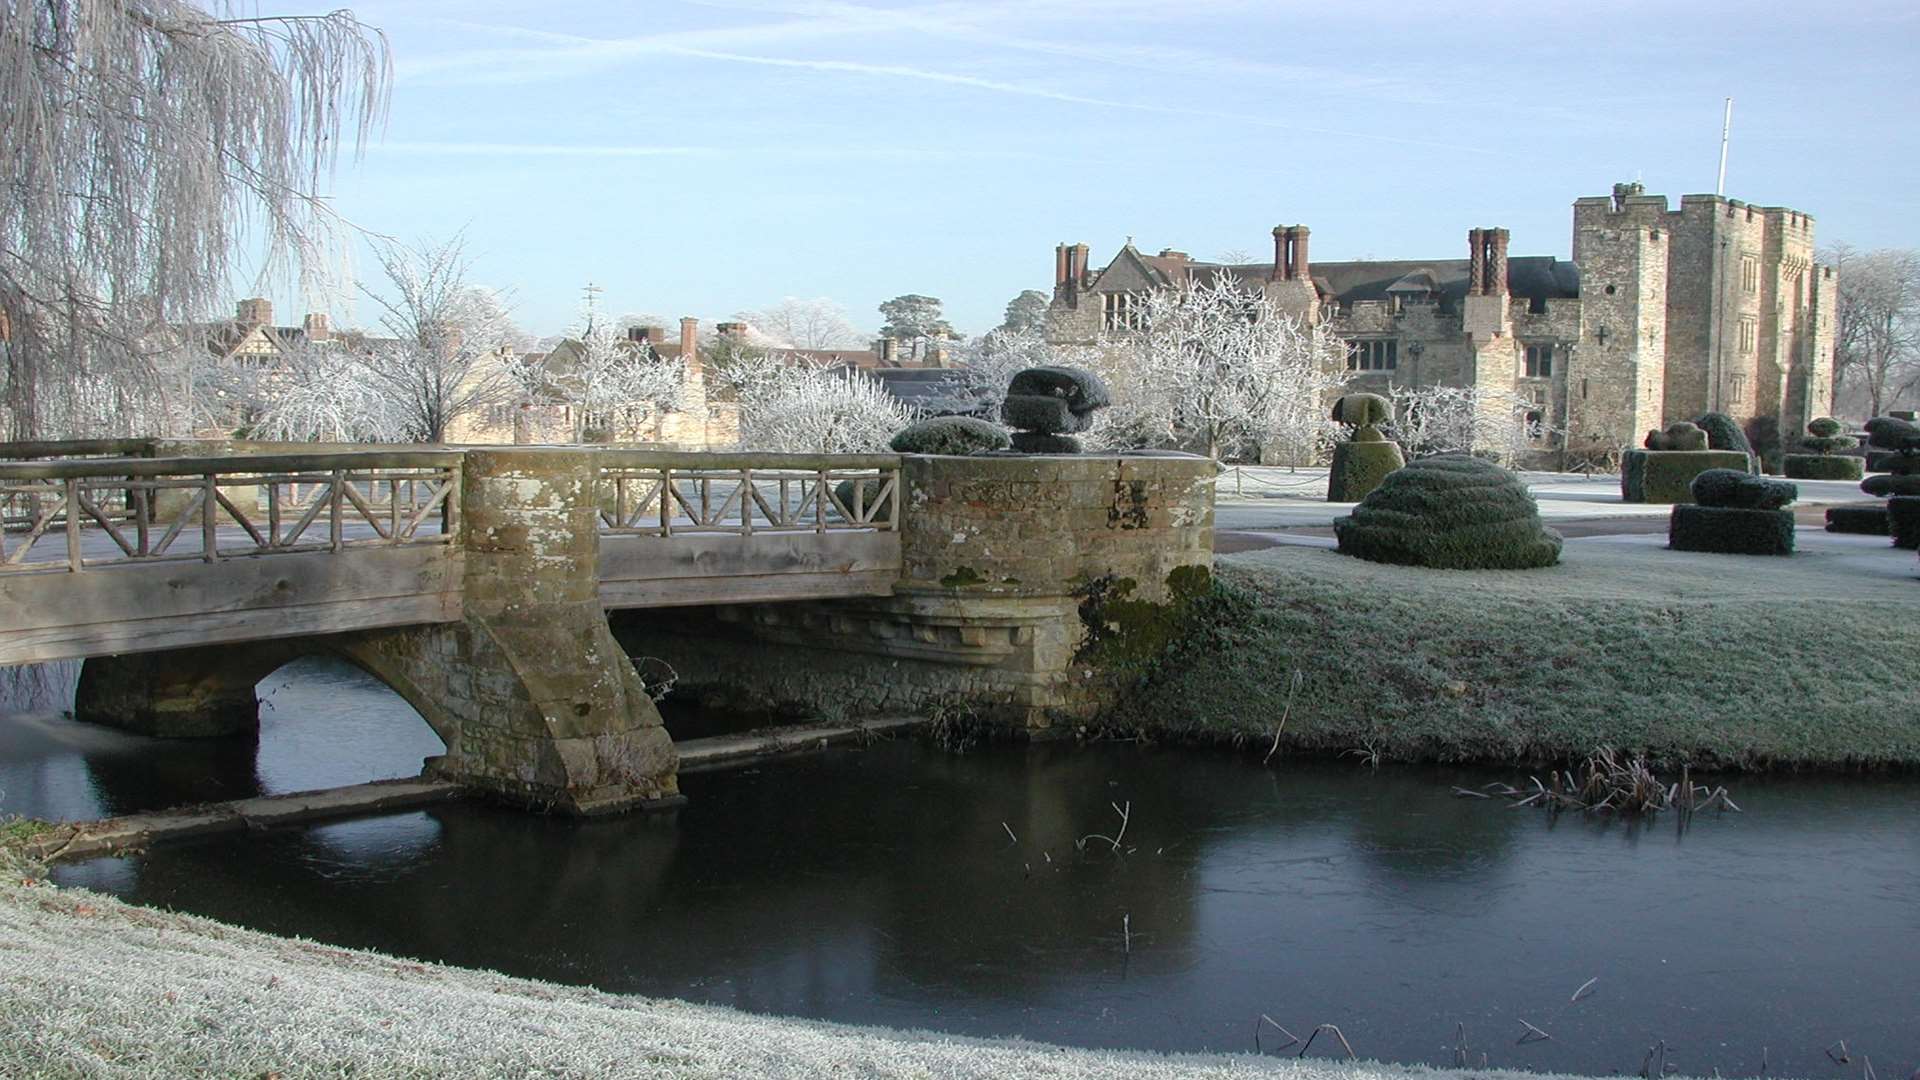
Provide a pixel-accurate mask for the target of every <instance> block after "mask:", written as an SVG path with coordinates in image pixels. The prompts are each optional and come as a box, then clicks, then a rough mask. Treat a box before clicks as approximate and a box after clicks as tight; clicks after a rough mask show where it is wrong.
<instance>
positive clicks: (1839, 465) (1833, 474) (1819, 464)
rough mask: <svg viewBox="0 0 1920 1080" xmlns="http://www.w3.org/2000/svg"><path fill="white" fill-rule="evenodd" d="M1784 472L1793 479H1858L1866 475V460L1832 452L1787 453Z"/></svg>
mask: <svg viewBox="0 0 1920 1080" xmlns="http://www.w3.org/2000/svg"><path fill="white" fill-rule="evenodd" d="M1786 473H1787V475H1788V476H1790V477H1792V478H1793V479H1795V480H1858V479H1860V478H1861V477H1863V476H1865V475H1866V462H1865V461H1864V460H1863V459H1861V458H1857V457H1841V456H1836V455H1832V454H1788V455H1787V457H1786Z"/></svg>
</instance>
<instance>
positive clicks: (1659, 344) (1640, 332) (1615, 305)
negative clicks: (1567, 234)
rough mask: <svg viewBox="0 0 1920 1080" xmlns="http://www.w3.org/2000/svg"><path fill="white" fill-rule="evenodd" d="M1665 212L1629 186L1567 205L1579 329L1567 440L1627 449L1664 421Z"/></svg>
mask: <svg viewBox="0 0 1920 1080" xmlns="http://www.w3.org/2000/svg"><path fill="white" fill-rule="evenodd" d="M1667 217H1668V214H1667V200H1666V199H1665V198H1663V197H1661V196H1648V195H1644V194H1642V193H1641V192H1640V190H1639V185H1637V184H1634V185H1627V184H1620V185H1615V187H1614V194H1613V196H1612V197H1611V198H1608V197H1599V198H1588V199H1580V200H1578V201H1576V202H1575V203H1574V204H1573V261H1574V263H1575V264H1576V265H1578V266H1579V267H1580V308H1581V318H1580V323H1581V327H1580V341H1579V344H1578V346H1577V347H1576V349H1575V351H1574V355H1573V357H1572V359H1571V360H1570V362H1569V363H1568V365H1567V441H1568V445H1569V446H1575V447H1578V446H1583V445H1594V444H1599V445H1610V446H1615V447H1619V446H1634V445H1637V444H1638V443H1639V441H1640V437H1641V436H1642V435H1643V434H1645V433H1646V432H1647V431H1648V430H1650V429H1652V428H1656V427H1660V426H1662V417H1663V415H1666V412H1665V410H1666V404H1667V397H1666V395H1667V383H1666V377H1667V368H1668V364H1667V360H1668V356H1669V349H1670V348H1672V345H1673V343H1672V341H1671V340H1670V339H1669V336H1668V326H1667V307H1668V300H1669V297H1668V282H1669V274H1668V259H1669V255H1670V243H1669V237H1668V233H1667V229H1666V226H1667ZM1688 415H1689V416H1692V415H1695V414H1688ZM1676 418H1677V417H1676Z"/></svg>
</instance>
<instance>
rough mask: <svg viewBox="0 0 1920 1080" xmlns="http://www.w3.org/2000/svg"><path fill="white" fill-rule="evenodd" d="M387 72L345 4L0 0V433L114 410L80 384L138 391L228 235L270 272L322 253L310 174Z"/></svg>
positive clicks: (227, 266)
mask: <svg viewBox="0 0 1920 1080" xmlns="http://www.w3.org/2000/svg"><path fill="white" fill-rule="evenodd" d="M388 72H389V63H388V57H387V49H386V42H385V39H384V38H383V37H382V36H381V35H380V34H379V32H378V31H376V30H372V29H370V28H368V27H367V26H365V25H363V24H361V23H360V22H358V21H356V20H355V19H354V18H353V16H352V15H351V14H349V13H347V12H344V11H339V12H334V13H332V14H330V15H323V16H315V17H301V16H272V17H255V16H250V15H248V14H247V13H246V11H245V10H243V9H241V8H240V7H239V5H237V4H236V5H234V7H233V9H232V10H229V9H228V8H227V7H226V6H225V5H221V6H220V7H218V8H216V9H215V10H214V11H212V12H210V11H208V10H206V9H205V8H203V7H201V6H198V5H196V4H193V3H188V2H185V0H0V146H3V147H5V154H4V164H0V170H4V172H3V173H0V175H3V176H4V181H3V182H0V186H4V189H5V191H6V196H5V197H4V198H0V365H4V368H5V379H4V382H5V393H6V398H5V402H4V406H5V408H4V417H5V420H6V425H5V426H6V428H7V429H8V430H7V431H6V432H4V434H7V435H11V436H12V437H15V438H26V437H34V436H43V435H50V434H80V433H84V432H88V431H90V430H98V429H100V428H102V427H106V428H114V427H120V426H121V422H122V419H123V418H124V416H125V414H124V413H114V414H110V415H108V416H105V417H100V416H91V415H89V414H88V413H87V411H86V410H87V409H88V408H89V407H91V406H92V404H94V403H95V402H97V399H98V396H99V395H98V394H97V393H96V392H94V391H92V390H89V389H88V386H89V384H92V383H97V382H98V381H99V380H106V381H107V382H108V383H111V384H114V385H116V386H120V387H123V388H124V389H122V390H120V391H117V393H119V394H120V395H121V396H141V395H144V394H147V393H149V392H151V391H152V387H153V384H154V380H156V379H157V378H158V377H159V375H160V373H159V372H158V371H156V369H155V366H154V358H155V355H156V349H155V347H154V346H153V344H152V343H153V341H154V340H155V337H156V333H157V332H158V331H161V330H163V329H164V326H165V325H167V324H175V323H179V322H181V321H184V320H186V319H188V318H192V317H194V316H196V315H198V314H200V313H202V312H205V311H208V310H210V309H212V308H213V307H214V306H215V305H216V304H217V303H218V302H219V301H220V300H221V299H222V298H223V297H224V296H225V294H226V293H227V291H228V290H229V289H230V288H231V283H232V281H231V277H230V271H231V269H232V267H233V258H234V255H235V253H236V248H237V246H238V244H239V243H240V242H241V241H242V240H243V239H244V240H245V241H247V242H249V243H253V242H257V243H259V244H261V245H262V250H263V253H264V254H265V255H266V256H267V259H266V263H265V265H267V266H269V267H270V268H273V269H276V270H280V271H286V270H293V269H298V270H300V271H302V273H303V274H304V273H307V272H310V271H313V270H314V269H315V268H316V267H319V266H322V265H324V263H325V260H324V258H322V257H320V256H321V255H322V253H323V252H324V251H325V250H326V249H327V248H328V246H329V242H330V228H329V226H330V225H331V219H330V218H329V216H328V214H327V212H326V209H325V206H324V203H323V202H322V201H321V200H320V199H319V198H317V197H316V192H317V190H318V188H319V186H320V181H321V180H322V179H323V178H324V177H325V176H326V175H327V173H328V171H329V170H330V169H331V168H332V166H333V164H334V160H335V154H336V152H337V150H338V148H339V146H340V145H341V143H342V136H343V134H348V135H351V138H352V140H353V142H354V143H355V145H356V146H358V145H359V143H360V141H361V140H362V139H364V137H365V136H366V135H367V134H368V133H369V132H370V131H371V130H372V128H373V127H374V126H375V125H376V124H377V123H378V121H379V120H380V118H381V117H382V116H383V115H384V112H385V109H386V102H387V90H388V82H389V74H388Z"/></svg>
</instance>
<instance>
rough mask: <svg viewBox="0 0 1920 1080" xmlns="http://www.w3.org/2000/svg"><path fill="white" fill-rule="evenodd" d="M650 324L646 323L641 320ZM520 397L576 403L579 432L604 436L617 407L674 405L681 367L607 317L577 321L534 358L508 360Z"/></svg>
mask: <svg viewBox="0 0 1920 1080" xmlns="http://www.w3.org/2000/svg"><path fill="white" fill-rule="evenodd" d="M647 325H652V324H647ZM507 370H508V373H509V377H510V378H511V379H512V380H513V382H514V385H515V395H516V396H517V397H518V398H520V399H521V400H523V401H561V402H566V403H568V404H571V405H575V406H577V407H578V408H579V410H580V413H581V429H582V435H583V436H584V437H585V438H587V439H589V440H593V439H598V438H604V437H607V436H608V435H610V434H611V433H612V432H614V431H616V430H617V429H618V426H619V425H618V416H619V413H620V411H621V410H623V409H644V410H646V411H647V412H648V413H656V412H662V411H665V410H668V409H677V408H679V407H680V401H681V396H682V391H683V388H684V386H685V371H686V369H685V367H684V366H683V365H682V364H681V363H679V362H678V361H667V360H662V359H660V358H659V356H658V355H656V354H654V353H652V352H651V351H648V350H645V349H642V348H640V347H639V346H638V345H637V344H635V343H633V342H630V341H628V340H627V339H626V336H625V335H624V334H621V333H619V332H617V331H616V330H615V329H614V326H613V325H612V324H610V323H607V322H601V323H599V324H598V325H589V326H583V327H581V328H579V329H578V332H577V334H576V336H573V337H569V338H567V339H565V340H563V341H562V342H561V343H560V344H559V345H558V346H556V347H555V348H554V349H553V350H552V351H550V352H548V353H547V354H546V356H545V357H544V358H542V360H541V361H540V362H538V363H528V362H524V361H522V362H519V363H516V364H512V365H509V366H508V369H507Z"/></svg>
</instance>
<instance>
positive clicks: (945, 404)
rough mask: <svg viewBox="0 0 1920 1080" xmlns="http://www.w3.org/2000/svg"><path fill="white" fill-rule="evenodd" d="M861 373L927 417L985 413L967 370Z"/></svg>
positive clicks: (896, 370)
mask: <svg viewBox="0 0 1920 1080" xmlns="http://www.w3.org/2000/svg"><path fill="white" fill-rule="evenodd" d="M861 374H863V375H865V376H866V377H867V378H869V379H872V380H874V381H875V382H877V383H879V384H880V386H881V387H882V388H883V389H885V390H886V392H887V393H888V394H889V395H891V396H892V397H893V399H894V400H896V401H898V402H900V403H901V404H903V405H907V406H910V407H912V408H914V409H917V410H919V411H920V412H921V413H922V414H923V415H926V416H972V415H976V414H978V413H979V412H980V411H981V402H980V399H979V397H978V396H977V395H975V394H974V393H973V392H972V390H971V389H969V387H968V385H967V373H966V370H965V369H964V368H872V369H864V370H862V372H861Z"/></svg>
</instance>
